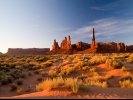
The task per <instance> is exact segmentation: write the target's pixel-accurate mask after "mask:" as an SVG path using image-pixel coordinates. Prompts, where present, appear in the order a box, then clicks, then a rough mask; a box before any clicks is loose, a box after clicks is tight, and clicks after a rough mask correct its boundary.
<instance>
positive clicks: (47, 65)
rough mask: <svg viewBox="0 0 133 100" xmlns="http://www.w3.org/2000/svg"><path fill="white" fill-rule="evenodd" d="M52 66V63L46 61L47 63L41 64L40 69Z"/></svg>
mask: <svg viewBox="0 0 133 100" xmlns="http://www.w3.org/2000/svg"><path fill="white" fill-rule="evenodd" d="M52 65H53V63H52V62H51V61H47V62H44V63H42V64H41V67H50V66H52Z"/></svg>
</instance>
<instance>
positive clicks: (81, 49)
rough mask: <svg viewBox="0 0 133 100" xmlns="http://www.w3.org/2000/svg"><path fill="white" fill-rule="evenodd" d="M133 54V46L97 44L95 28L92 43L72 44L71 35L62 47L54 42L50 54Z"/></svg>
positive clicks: (62, 43) (114, 43) (112, 43)
mask: <svg viewBox="0 0 133 100" xmlns="http://www.w3.org/2000/svg"><path fill="white" fill-rule="evenodd" d="M125 52H133V45H130V46H126V45H125V44H124V43H122V42H120V43H116V42H107V43H106V42H105V43H104V42H96V40H95V30H94V28H93V33H92V42H91V44H89V43H84V42H82V41H80V42H76V44H71V37H70V35H69V36H68V38H67V37H65V38H64V40H63V41H62V42H61V45H60V46H59V45H58V42H56V40H54V43H53V48H52V50H51V51H50V52H49V54H73V53H81V54H84V53H125Z"/></svg>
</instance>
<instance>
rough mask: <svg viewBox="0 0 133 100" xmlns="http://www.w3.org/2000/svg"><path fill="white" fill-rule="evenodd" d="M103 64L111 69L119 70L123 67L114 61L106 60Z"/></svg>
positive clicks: (117, 61)
mask: <svg viewBox="0 0 133 100" xmlns="http://www.w3.org/2000/svg"><path fill="white" fill-rule="evenodd" d="M105 64H106V65H107V66H108V67H109V68H111V69H119V68H122V66H123V65H122V63H121V62H120V61H119V60H115V59H107V60H106V62H105Z"/></svg>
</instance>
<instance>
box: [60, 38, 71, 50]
mask: <svg viewBox="0 0 133 100" xmlns="http://www.w3.org/2000/svg"><path fill="white" fill-rule="evenodd" d="M61 49H64V50H70V49H72V45H71V37H70V36H68V40H67V38H66V37H65V39H64V40H63V41H62V42H61Z"/></svg>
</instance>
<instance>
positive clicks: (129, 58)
mask: <svg viewBox="0 0 133 100" xmlns="http://www.w3.org/2000/svg"><path fill="white" fill-rule="evenodd" d="M125 61H126V62H128V63H133V54H130V55H129V57H128V58H126V60H125Z"/></svg>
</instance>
